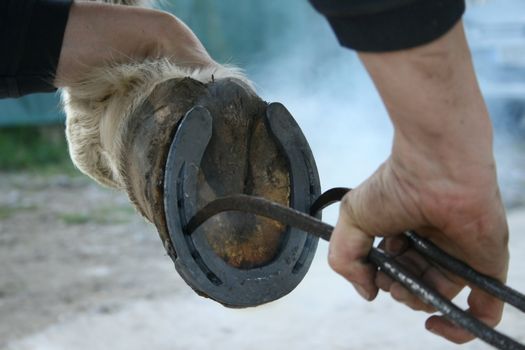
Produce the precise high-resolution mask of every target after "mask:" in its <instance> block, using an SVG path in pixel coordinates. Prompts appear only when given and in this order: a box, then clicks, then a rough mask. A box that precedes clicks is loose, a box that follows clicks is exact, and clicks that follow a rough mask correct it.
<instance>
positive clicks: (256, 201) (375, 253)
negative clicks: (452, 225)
mask: <svg viewBox="0 0 525 350" xmlns="http://www.w3.org/2000/svg"><path fill="white" fill-rule="evenodd" d="M345 190H346V191H345ZM347 191H348V189H342V188H338V189H333V190H331V191H328V192H325V194H323V195H321V196H320V197H319V199H318V200H317V201H316V202H315V203H314V204H313V205H312V209H313V210H312V211H313V212H315V211H318V210H322V209H323V208H325V207H326V206H328V205H329V204H331V203H333V202H335V201H337V199H336V198H337V196H339V199H340V198H341V197H342V196H341V194H343V195H344V193H346V192H347ZM224 211H241V212H247V213H252V214H256V215H260V216H264V217H267V218H270V219H273V220H276V221H279V222H282V223H284V224H287V225H289V226H294V227H297V228H299V229H301V230H303V231H305V232H309V233H311V234H313V235H316V236H318V237H320V238H322V239H324V240H327V241H329V240H330V237H331V234H332V231H333V227H332V226H331V225H328V224H326V223H324V222H322V221H320V220H318V219H316V218H314V217H312V216H309V215H307V214H305V213H302V212H299V211H297V210H295V209H292V208H289V207H285V206H283V205H281V204H278V203H274V202H271V201H268V200H266V199H264V198H259V197H255V196H248V195H242V194H239V195H233V196H228V197H223V198H219V199H216V200H214V201H212V202H210V203H209V204H207V205H206V206H205V207H204V208H202V209H201V210H199V211H198V212H197V213H196V214H195V215H194V216H193V217H192V218H191V219H190V221H189V222H188V224H187V225H186V227H185V230H184V231H185V234H191V233H193V232H194V231H195V230H196V229H197V228H198V227H199V226H200V225H201V224H203V223H204V222H205V221H206V220H208V219H209V218H210V217H212V216H214V215H216V214H219V213H221V212H224ZM409 238H410V237H409ZM436 248H437V247H436ZM438 249H439V248H438ZM422 251H426V250H422ZM423 254H424V253H423ZM445 254H446V253H445ZM368 259H369V260H370V261H371V262H372V263H374V264H375V265H377V266H378V267H379V268H380V269H381V270H382V271H383V272H385V273H386V274H387V275H389V276H390V277H391V278H392V279H394V280H396V281H397V282H399V283H401V284H402V285H403V286H404V287H405V288H407V289H408V290H409V291H410V292H412V293H413V294H414V295H416V296H418V297H419V298H420V299H421V300H422V301H423V302H425V303H427V304H429V305H432V306H433V307H435V308H436V309H437V310H439V311H440V312H441V313H442V314H443V315H444V316H445V317H446V318H447V319H448V320H450V321H452V322H453V323H455V324H457V325H459V326H460V327H462V328H464V329H466V330H467V331H469V332H470V333H472V334H473V335H475V336H476V337H478V338H480V339H481V340H483V341H485V342H487V343H488V344H491V345H492V346H494V347H496V348H497V349H502V350H525V346H524V345H522V344H520V343H518V342H516V341H515V340H513V339H511V338H510V337H508V336H506V335H504V334H502V333H500V332H498V331H496V330H494V329H492V328H491V327H489V326H487V325H486V324H484V323H483V322H481V321H479V320H478V319H476V318H475V317H473V316H472V315H471V314H469V313H467V312H465V311H463V310H462V309H460V308H459V307H457V306H456V305H455V304H453V303H452V302H451V301H449V300H448V299H446V298H444V297H443V296H441V295H440V294H439V293H438V292H436V291H435V290H433V289H432V288H430V287H428V286H427V285H426V284H425V283H424V282H422V281H421V280H420V279H419V278H418V277H416V276H414V275H413V274H412V273H410V272H409V271H407V270H406V269H405V268H404V267H403V266H401V265H400V264H399V263H397V262H396V261H395V259H394V258H392V257H390V256H389V255H387V254H386V253H385V252H384V251H382V250H381V249H378V248H375V247H373V248H372V249H371V250H370V252H369V255H368Z"/></svg>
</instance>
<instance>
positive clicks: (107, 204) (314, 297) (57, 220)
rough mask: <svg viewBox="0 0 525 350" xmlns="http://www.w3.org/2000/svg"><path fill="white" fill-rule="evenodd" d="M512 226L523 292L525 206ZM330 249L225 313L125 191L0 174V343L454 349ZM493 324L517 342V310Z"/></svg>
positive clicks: (524, 323) (4, 347)
mask: <svg viewBox="0 0 525 350" xmlns="http://www.w3.org/2000/svg"><path fill="white" fill-rule="evenodd" d="M510 222H511V231H512V232H514V233H515V234H514V236H511V251H512V253H513V259H514V260H513V262H512V263H511V270H510V275H509V283H510V284H511V285H513V286H515V287H516V288H518V289H520V290H525V259H523V256H524V254H525V253H524V252H525V237H524V236H523V234H522V231H523V230H524V229H525V211H523V210H517V211H514V212H513V213H511V215H510ZM326 252H327V247H326V244H321V245H320V248H319V250H318V254H317V257H316V260H315V261H314V264H313V265H312V268H311V269H310V272H309V273H308V275H307V276H306V278H305V280H304V281H303V282H302V283H301V285H300V286H299V287H298V288H297V289H296V290H295V291H294V292H292V293H291V294H290V295H289V296H286V297H284V298H282V299H281V300H279V301H276V302H274V303H271V304H269V305H265V306H262V307H258V308H255V309H248V310H231V309H227V308H224V307H222V306H220V305H218V304H216V303H214V302H212V301H210V300H207V299H204V298H201V297H198V296H197V295H195V294H194V293H193V292H192V291H191V290H190V288H189V287H187V286H186V285H185V284H184V282H183V281H182V280H181V278H180V277H179V276H178V275H177V273H176V272H175V269H174V267H173V264H172V262H171V260H170V259H169V257H168V256H167V255H166V254H165V253H164V250H163V248H162V246H161V244H160V241H159V239H158V238H157V234H156V232H155V230H154V228H153V227H152V226H151V225H149V224H147V223H145V222H144V221H143V219H142V218H140V217H139V216H138V215H137V214H136V213H135V212H134V210H133V209H132V208H131V206H130V205H129V204H128V201H127V198H126V197H125V196H124V195H122V194H119V193H115V192H112V191H109V190H106V189H103V188H102V187H100V186H98V185H96V184H95V183H93V182H92V181H90V180H88V179H86V178H84V177H73V178H71V177H67V176H52V177H37V176H33V175H27V174H17V175H12V174H0V349H1V350H72V349H74V350H88V349H89V350H106V349H107V350H109V349H111V350H120V349H122V350H142V349H153V350H179V349H191V350H200V349H203V350H204V349H206V350H207V349H210V348H213V349H247V348H250V349H252V350H257V349H260V350H262V349H265V350H267V349H287V350H288V349H301V350H305V349H371V348H374V349H389V350H393V349H394V350H396V349H399V350H401V349H403V350H405V349H414V350H416V349H421V344H423V343H424V344H425V348H426V350H430V349H436V350H437V349H440V350H441V349H458V348H459V347H458V346H456V345H454V344H450V343H448V342H446V341H444V340H442V339H440V338H438V337H435V336H433V335H432V334H430V333H428V332H426V331H425V330H424V328H423V322H424V319H425V317H426V316H425V315H424V314H422V313H416V312H413V311H411V310H408V309H406V308H405V307H404V306H403V305H400V304H397V303H395V302H393V301H391V299H390V298H389V297H388V296H386V295H380V297H379V300H377V301H375V302H374V303H367V302H364V301H363V300H361V299H360V298H359V297H358V296H357V295H356V293H355V292H354V291H353V290H352V289H351V288H350V287H349V286H348V284H347V283H346V282H345V281H343V280H342V279H341V278H339V277H338V276H336V275H335V274H334V273H332V272H331V271H330V269H329V268H328V266H327V264H326V260H325V256H326ZM460 301H461V300H460ZM463 303H464V297H463ZM500 329H501V330H502V331H504V332H506V333H508V334H510V335H511V336H513V337H514V338H516V339H519V340H521V341H522V342H524V341H525V332H524V331H523V330H524V329H525V317H524V316H523V314H521V313H519V312H518V311H517V310H515V309H513V308H507V309H506V312H505V316H504V320H503V323H502V325H501V327H500ZM463 348H465V349H488V348H489V347H487V346H485V345H484V344H482V343H480V342H479V341H477V342H473V343H469V344H468V345H467V346H465V347H461V349H463Z"/></svg>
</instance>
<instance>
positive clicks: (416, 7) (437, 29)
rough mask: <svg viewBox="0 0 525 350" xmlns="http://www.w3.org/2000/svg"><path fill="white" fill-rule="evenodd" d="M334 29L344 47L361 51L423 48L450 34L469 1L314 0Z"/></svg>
mask: <svg viewBox="0 0 525 350" xmlns="http://www.w3.org/2000/svg"><path fill="white" fill-rule="evenodd" d="M310 2H311V3H312V5H313V6H314V7H315V8H316V9H317V10H318V11H319V12H320V13H322V14H323V15H325V16H326V18H327V19H328V22H329V23H330V25H331V26H332V29H333V30H334V32H335V34H336V35H337V38H338V39H339V42H340V43H341V45H343V46H346V47H348V48H351V49H354V50H358V51H369V52H381V51H394V50H401V49H406V48H411V47H415V46H419V45H422V44H425V43H428V42H431V41H433V40H434V39H437V38H438V37H440V36H442V35H443V34H445V33H446V32H447V31H449V30H450V29H451V28H452V27H453V26H454V25H455V24H456V23H457V22H458V21H459V19H460V18H461V16H462V15H463V12H464V11H465V0H346V1H345V0H310Z"/></svg>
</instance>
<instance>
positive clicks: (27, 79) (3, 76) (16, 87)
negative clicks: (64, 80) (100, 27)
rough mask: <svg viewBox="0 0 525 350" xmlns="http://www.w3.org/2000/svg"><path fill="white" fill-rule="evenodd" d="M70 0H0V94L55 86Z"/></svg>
mask: <svg viewBox="0 0 525 350" xmlns="http://www.w3.org/2000/svg"><path fill="white" fill-rule="evenodd" d="M71 3H72V0H0V47H1V50H0V98H4V97H19V96H22V95H26V94H30V93H33V92H50V91H54V90H56V89H55V88H54V87H53V85H52V83H53V76H54V74H55V72H56V68H57V65H58V59H59V57H60V49H61V48H62V39H63V37H64V31H65V27H66V24H67V19H68V16H69V9H70V7H71Z"/></svg>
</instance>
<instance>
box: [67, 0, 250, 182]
mask: <svg viewBox="0 0 525 350" xmlns="http://www.w3.org/2000/svg"><path fill="white" fill-rule="evenodd" d="M95 1H96V0H95ZM98 2H105V3H112V4H126V5H144V4H145V3H151V1H144V0H108V1H98ZM184 77H190V78H192V79H195V80H198V81H200V82H203V83H208V82H210V81H211V80H212V79H221V78H227V77H232V78H237V79H240V80H243V81H245V82H247V83H248V85H250V86H251V84H250V82H248V81H247V79H246V77H245V76H244V75H243V74H242V72H241V71H240V70H239V69H237V68H233V67H227V66H220V65H218V66H215V67H213V68H195V69H191V68H186V67H184V68H183V67H180V66H177V65H176V64H175V63H173V62H170V61H169V60H168V59H157V60H151V61H144V62H131V63H127V64H113V65H108V66H106V67H99V68H95V69H93V70H92V71H90V72H89V73H88V74H87V75H86V76H85V77H84V79H82V81H81V82H79V83H76V84H74V85H72V86H69V87H67V88H64V89H63V91H62V101H63V105H64V109H65V112H66V135H67V140H68V144H69V153H70V156H71V159H72V161H73V163H74V164H75V165H76V166H77V167H78V168H79V169H80V170H81V171H82V172H83V173H85V174H87V175H88V176H90V177H91V178H93V179H94V180H96V181H97V182H99V183H100V184H102V185H105V186H109V187H112V188H115V189H119V190H124V189H125V184H124V181H123V174H122V168H121V166H120V164H119V159H120V158H119V157H120V155H121V153H122V152H123V150H122V145H123V137H124V135H125V132H126V127H127V125H128V119H129V117H130V115H131V114H132V112H133V111H134V110H135V109H136V108H137V107H138V106H139V105H140V104H141V103H142V102H143V101H144V100H145V99H146V98H147V97H148V96H149V94H150V93H151V92H152V91H153V89H154V88H155V87H156V86H157V85H158V84H160V83H162V82H164V81H166V80H169V79H173V78H184Z"/></svg>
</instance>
